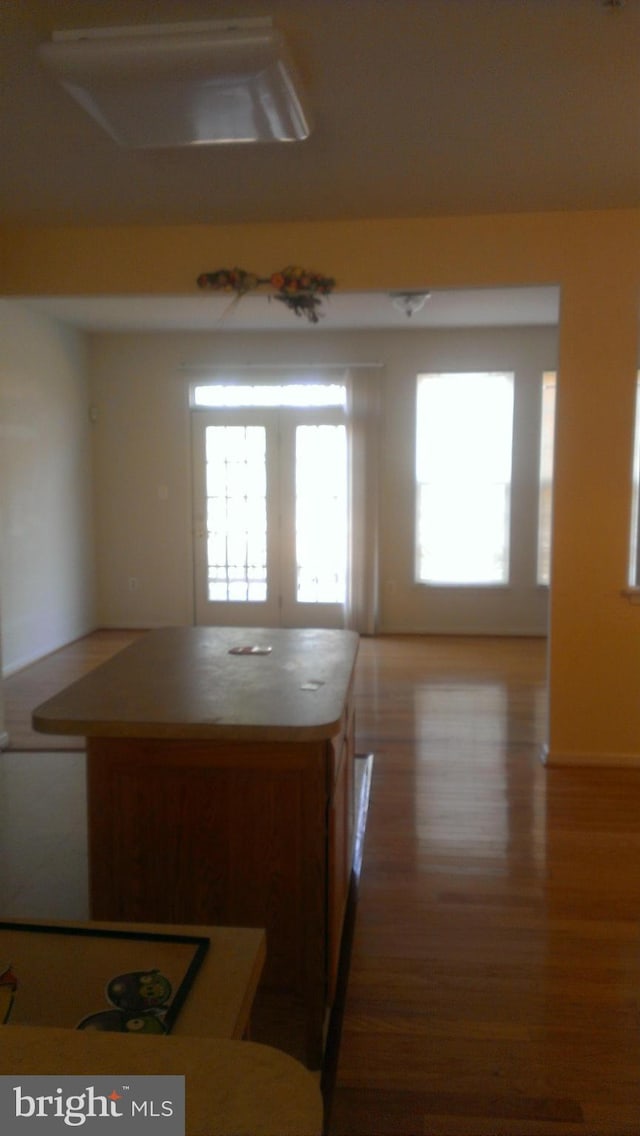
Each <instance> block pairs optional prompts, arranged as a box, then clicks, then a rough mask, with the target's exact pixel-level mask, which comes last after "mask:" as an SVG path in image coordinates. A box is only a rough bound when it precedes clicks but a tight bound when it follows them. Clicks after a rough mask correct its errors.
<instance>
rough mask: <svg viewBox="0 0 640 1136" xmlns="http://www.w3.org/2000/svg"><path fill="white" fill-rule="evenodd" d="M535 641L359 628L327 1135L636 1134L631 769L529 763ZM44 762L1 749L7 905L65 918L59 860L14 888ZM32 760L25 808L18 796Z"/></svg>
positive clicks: (539, 722)
mask: <svg viewBox="0 0 640 1136" xmlns="http://www.w3.org/2000/svg"><path fill="white" fill-rule="evenodd" d="M545 654H546V647H545V644H544V642H542V641H540V640H534V639H530V640H525V639H521V640H519V639H517V640H505V639H457V638H455V639H454V638H452V639H447V638H441V637H415V638H414V637H388V638H380V639H363V640H362V643H361V649H360V656H359V662H358V671H357V700H356V711H357V748H358V750H359V751H361V752H374V753H375V761H374V765H373V777H372V784H371V798H370V806H369V819H368V825H367V831H366V836H365V842H364V861H363V867H362V874H361V878H360V883H359V894H358V904H357V911H356V920H355V927H354V933H353V945H352V953H351V967H350V973H349V981H348V986H347V992H346V1002H345V1007H344V1015H343V1022H342V1033H341V1042H340V1050H339V1056H338V1061H337V1069H336V1074H335V1081H334V1084H335V1087H334V1091H333V1092H332V1094H331V1097H330V1099H328V1100H327V1127H328V1133H329V1136H349V1134H354V1136H391V1134H396V1136H539V1134H542V1133H545V1134H546V1136H560V1134H563V1136H638V1134H639V1133H640V772H637V771H633V770H611V771H603V770H597V769H571V770H558V769H551V770H549V769H545V768H544V767H543V766H542V765H541V763H540V761H539V749H540V745H541V744H542V743H543V741H544V740H545V715H546V688H545ZM63 655H64V652H62V653H60V652H59V653H57V656H53V657H52V658H51V660H50V662H51V664H52V666H54V665H57V664H56V659H57V663H60V662H61V661H62V656H63ZM38 666H40V667H44V664H39V665H38ZM30 669H31V668H30ZM27 675H28V672H22V679H20V676H14V678H15V679H16V680H18V679H20V681H24V679H25V676H27ZM13 681H14V680H13V679H10V680H9V684H10V683H11V682H13ZM69 681H71V678H70V677H69V675H68V672H67V671H65V674H64V677H63V678H62V680H61V681H58V680H56V677H55V675H54V674H53V671H52V670H50V671H49V676H48V679H47V684H46V685H47V690H46V692H45V693H42V689H43V687H42V675H41V676H40V686H39V689H38V692H37V694H36V696H35V697H33V699H32V700H31V703H30V696H29V694H28V692H26V693H23V695H22V696H21V697H22V698H24V699H25V701H24V702H23V703H22V707H23V710H22V711H21V712H23V711H24V707H25V706H26V707H28V706H29V704H31V707H32V706H33V705H35V704H37V702H39V701H41V700H42V699H43V698H45V697H48V696H49V693H53V692H54V690H55V689H59V688H60V687H61V686H64V685H66V684H67V683H68V682H69ZM16 685H17V683H16ZM19 716H20V715H18V717H19ZM8 728H9V731H10V733H12V734H13V736H14V737H18V736H19V732H18V733H16V732H15V726H14V723H13V721H12V715H11V714H10V715H9V721H8ZM38 744H39V746H42V744H43V739H42V738H39V741H38ZM46 744H48V740H47V742H46ZM77 759H78V755H59V757H57V758H55V760H56V761H57V762H58V763H59V764H58V768H59V769H60V768H62V765H61V764H60V763H62V762H64V761H71V762H76V761H77ZM45 760H46V759H45V757H44V756H43V755H36V756H35V757H31V756H29V755H27V754H23V753H15V754H11V753H9V754H5V755H3V781H2V785H3V798H4V806H5V807H4V810H3V813H2V816H3V821H2V830H3V831H2V852H3V857H7V858H8V859H5V861H4V863H3V869H2V870H3V872H4V877H6V880H7V888H8V892H9V893H11V894H12V895H13V898H11V897H10V896H9V898H5V891H3V890H2V888H0V892H1V898H2V899H3V904H2V908H3V911H4V912H7V913H9V914H13V915H17V914H23V915H26V916H28V915H33V916H36V915H39V914H43V915H44V916H45V917H48V916H53V915H54V914H55V913H56V911H59V913H60V917H65V913H66V911H67V910H68V909H69V908H70V905H71V907H73V902H74V896H75V894H76V892H80V891H81V890H82V882H81V876H80V877H78V878H76V877H75V876H74V875H73V873H71V874H69V873H68V870H67V867H65V871H63V872H62V873H61V875H60V878H59V882H58V884H57V885H54V886H51V885H49V886H48V887H47V888H46V889H45V888H44V887H41V888H40V890H38V889H37V888H36V887H35V884H34V886H33V888H32V890H31V892H29V890H28V889H27V891H26V892H24V894H22V893H20V892H19V891H16V888H17V885H18V880H19V878H20V873H21V872H22V873H23V874H24V873H25V872H27V873H29V872H31V873H32V875H33V874H35V876H39V875H41V874H43V873H44V871H45V867H47V868H49V866H50V864H51V862H52V857H51V856H50V855H49V854H48V851H49V845H47V849H45V848H44V846H41V832H42V828H41V827H40V826H41V823H42V818H43V814H44V807H45V806H44V804H43V802H42V801H40V803H38V799H37V795H38V793H39V792H40V791H41V790H42V786H43V785H44V786H45V790H46V792H48V787H49V782H47V781H46V777H45V775H44V767H43V768H41V765H42V762H43V761H45ZM29 762H31V763H34V764H32V765H31V769H32V771H33V772H32V776H31V777H30V782H31V785H32V790H33V791H35V794H36V800H35V803H34V801H33V799H32V798H33V792H32V794H31V798H30V797H29V793H28V791H27V788H28V785H27V782H28V780H29V778H27V779H25V780H24V782H20V784H19V785H18V788H19V790H20V791H18V789H17V788H16V784H17V782H18V781H19V778H20V777H21V775H24V771H25V768H26V766H25V763H27V764H28V763H29ZM38 762H40V764H38ZM51 789H52V791H53V785H51ZM74 793H75V790H74ZM12 794H13V795H12ZM60 794H62V789H60ZM64 807H65V806H64V804H63V800H62V796H61V795H59V796H58V797H56V798H55V800H54V801H53V810H52V808H51V801H50V802H49V814H51V813H52V811H53V815H54V824H55V825H57V828H56V830H55V834H54V835H55V836H56V839H58V840H59V841H63V836H62V833H63V830H64V825H65V824H67V818H66V816H65V817H64V818H61V817H60V816H59V812H60V811H61V810H62V809H63V808H64ZM29 809H31V812H29ZM56 818H57V819H56ZM58 829H59V830H60V831H58ZM51 840H52V841H53V836H52V837H51ZM20 841H22V845H20ZM39 842H40V843H39ZM71 845H72V849H71V852H72V856H76V858H77V847H78V845H79V840H78V839H77V838H76V837H74V838H73V840H72V841H71ZM36 846H37V847H39V848H40V854H39V856H37V855H35V853H34V854H33V855H32V856H31V859H29V849H30V848H35V847H36ZM20 847H22V850H23V854H22V857H21V856H20V854H19V848H20ZM56 847H57V845H56ZM52 848H53V843H52ZM45 853H47V855H45ZM25 857H26V861H25ZM68 860H69V857H67V861H68ZM1 878H2V877H0V882H1ZM12 888H13V892H12ZM45 892H46V894H45ZM16 907H17V910H16ZM66 917H71V916H70V915H69V916H66ZM75 917H77V918H82V916H81V915H76V916H75Z"/></svg>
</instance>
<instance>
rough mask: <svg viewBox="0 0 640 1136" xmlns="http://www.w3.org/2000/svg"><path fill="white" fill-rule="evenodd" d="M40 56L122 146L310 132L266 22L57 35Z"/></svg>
mask: <svg viewBox="0 0 640 1136" xmlns="http://www.w3.org/2000/svg"><path fill="white" fill-rule="evenodd" d="M39 54H40V58H41V60H42V62H43V63H44V65H45V66H46V67H47V69H48V70H49V71H50V72H51V73H52V74H53V75H54V76H55V78H57V79H58V80H59V81H60V83H61V84H62V86H63V87H64V88H65V90H66V91H68V92H69V94H70V95H72V96H73V98H74V99H76V100H77V102H79V103H80V105H81V106H82V107H83V108H84V109H85V110H86V111H87V112H88V113H89V114H90V115H91V116H92V118H94V119H95V120H96V121H97V122H99V123H100V125H101V126H102V127H103V128H104V129H105V130H106V131H107V133H108V134H110V135H111V137H112V138H114V139H115V141H116V142H118V143H120V145H122V146H129V147H132V148H134V149H154V148H160V147H167V146H210V145H216V144H220V143H234V142H236V143H242V142H245V143H246V142H297V141H302V140H303V139H305V138H307V137H308V136H309V133H310V129H311V128H310V125H309V118H308V116H307V113H306V111H305V108H304V105H303V99H302V95H301V93H300V91H299V89H298V86H297V79H296V75H295V71H294V67H293V63H292V61H291V59H290V57H289V55H288V54H287V51H286V46H285V43H284V40H283V37H282V35H281V34H280V33H279V32H278V31H276V30H275V29H274V27H273V25H272V21H271V19H270V18H266V19H263V18H256V19H242V20H234V21H228V20H209V21H204V22H198V23H191V24H165V25H147V26H140V27H133V28H95V29H91V30H86V31H83V30H72V31H71V30H70V31H64V32H54V33H53V36H52V40H51V42H50V43H45V44H42V45H41V46H40V49H39Z"/></svg>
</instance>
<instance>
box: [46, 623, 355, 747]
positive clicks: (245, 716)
mask: <svg viewBox="0 0 640 1136" xmlns="http://www.w3.org/2000/svg"><path fill="white" fill-rule="evenodd" d="M251 647H256V648H260V649H266V648H270V650H269V652H268V653H267V654H258V653H250V654H230V653H229V652H230V651H231V650H232V649H233V648H251ZM357 650H358V636H357V634H356V633H355V632H352V631H329V630H307V629H304V630H283V629H266V628H242V627H171V628H162V629H160V630H158V631H150V632H149V633H148V634H147V635H143V636H142V637H141V638H140V639H138V640H137V641H136V642H135V643H132V644H131V646H129V647H126V648H125V649H124V650H123V651H121V652H119V653H118V654H117V655H115V656H114V657H113V658H112V659H109V660H108V661H107V662H106V663H103V664H102V666H99V667H97V668H96V669H95V670H94V671H92V672H91V673H90V674H88V675H85V676H84V677H83V678H81V679H79V681H78V682H75V683H73V684H72V685H71V686H69V687H67V688H66V690H64V691H62V692H61V693H60V694H58V695H56V696H54V697H53V698H51V699H49V700H48V701H47V702H45V703H43V704H42V705H41V706H39V707H37V709H36V710H35V711H34V714H33V725H34V728H35V729H36V730H39V731H41V732H43V733H54V734H84V735H86V736H88V737H130V738H144V737H156V738H182V739H189V738H194V739H196V738H212V739H216V740H218V739H219V740H223V739H227V740H236V741H240V740H245V741H246V740H250V739H252V738H256V739H260V740H262V741H299V740H304V741H310V740H313V739H320V738H330V737H332V736H333V735H334V734H335V733H336V732H337V730H338V729H339V727H340V720H341V715H342V712H343V708H344V703H345V696H346V692H347V690H348V687H349V682H350V680H351V675H352V673H353V668H354V665H355V659H356V655H357Z"/></svg>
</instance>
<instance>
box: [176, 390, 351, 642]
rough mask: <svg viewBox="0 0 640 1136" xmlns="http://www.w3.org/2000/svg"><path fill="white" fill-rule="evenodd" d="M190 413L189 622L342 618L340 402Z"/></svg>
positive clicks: (332, 622)
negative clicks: (192, 586)
mask: <svg viewBox="0 0 640 1136" xmlns="http://www.w3.org/2000/svg"><path fill="white" fill-rule="evenodd" d="M192 422H193V462H194V469H193V486H194V565H195V615H196V622H197V623H198V624H218V625H225V624H226V625H238V626H245V627H250V626H254V627H277V626H282V627H343V626H344V614H345V603H346V596H347V570H348V568H347V566H348V554H347V549H348V525H349V521H348V514H349V507H348V499H349V494H348V458H347V431H346V425H345V421H344V411H343V410H342V408H339V407H321V408H302V407H241V408H233V409H231V408H223V409H216V410H198V411H195V412H194V413H193V416H192Z"/></svg>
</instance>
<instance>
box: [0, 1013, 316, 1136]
mask: <svg viewBox="0 0 640 1136" xmlns="http://www.w3.org/2000/svg"><path fill="white" fill-rule="evenodd" d="M0 1073H1V1074H3V1075H11V1076H15V1077H16V1078H19V1077H20V1076H27V1075H33V1074H38V1073H40V1074H47V1075H56V1074H58V1075H61V1074H73V1075H74V1076H75V1075H81V1076H84V1075H86V1076H87V1077H92V1076H93V1077H97V1076H99V1075H100V1076H102V1075H113V1076H114V1077H117V1078H118V1079H119V1080H120V1081H121V1080H122V1077H123V1076H124V1075H126V1076H131V1077H133V1076H135V1075H141V1074H145V1075H150V1074H151V1075H156V1076H161V1075H165V1076H166V1075H170V1074H173V1075H183V1076H184V1077H185V1088H186V1120H187V1123H186V1136H275V1134H276V1133H277V1136H320V1133H321V1132H322V1097H321V1094H320V1088H319V1085H318V1082H317V1078H315V1077H313V1075H312V1074H311V1073H309V1072H308V1070H306V1069H305V1068H304V1067H303V1066H302V1065H300V1064H299V1063H298V1062H297V1061H294V1060H293V1058H292V1057H289V1056H288V1055H287V1054H285V1053H281V1052H280V1050H277V1049H271V1048H270V1047H268V1046H265V1045H256V1044H254V1043H253V1042H249V1041H222V1040H216V1039H213V1038H193V1037H174V1036H173V1035H171V1036H169V1037H160V1036H150V1035H147V1036H145V1037H143V1036H141V1035H135V1036H134V1035H131V1034H121V1033H118V1034H116V1033H99V1032H90V1033H87V1032H82V1031H77V1030H65V1029H47V1028H42V1029H34V1028H30V1027H27V1026H3V1027H0Z"/></svg>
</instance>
